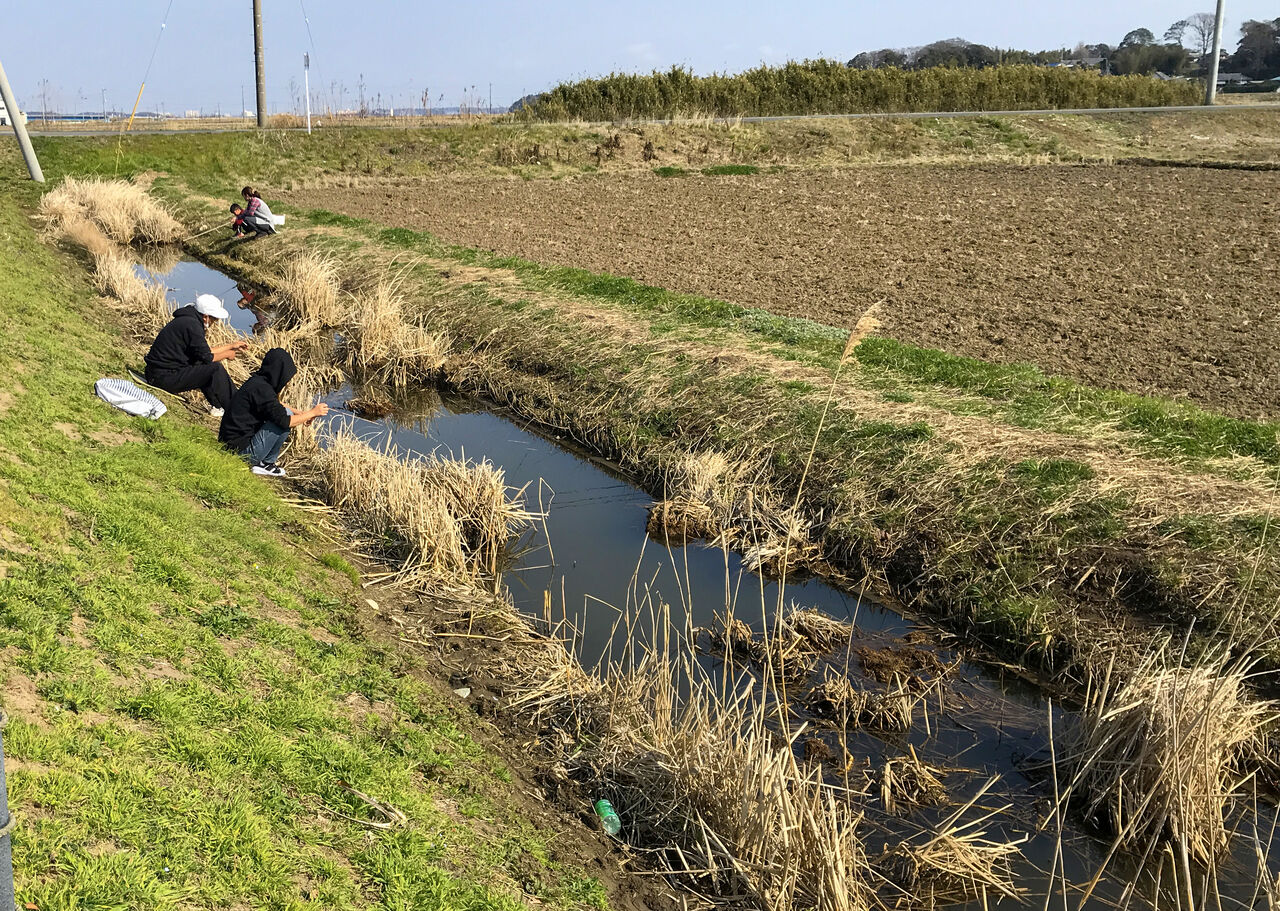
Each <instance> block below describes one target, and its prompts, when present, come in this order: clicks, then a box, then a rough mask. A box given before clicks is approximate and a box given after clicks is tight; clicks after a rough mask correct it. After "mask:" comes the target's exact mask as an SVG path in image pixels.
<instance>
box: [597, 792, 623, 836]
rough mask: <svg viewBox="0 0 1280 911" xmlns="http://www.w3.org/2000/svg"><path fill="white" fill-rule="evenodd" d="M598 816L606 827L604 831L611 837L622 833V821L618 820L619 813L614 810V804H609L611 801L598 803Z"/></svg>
mask: <svg viewBox="0 0 1280 911" xmlns="http://www.w3.org/2000/svg"><path fill="white" fill-rule="evenodd" d="M596 815H597V816H599V817H600V822H601V823H602V824H603V825H604V830H605V832H606V833H608V834H609V835H617V834H618V833H619V832H621V831H622V820H621V819H619V818H618V811H617V810H615V809H614V808H613V804H611V803H609V801H607V800H597V801H596Z"/></svg>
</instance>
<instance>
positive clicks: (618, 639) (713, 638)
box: [137, 259, 1280, 908]
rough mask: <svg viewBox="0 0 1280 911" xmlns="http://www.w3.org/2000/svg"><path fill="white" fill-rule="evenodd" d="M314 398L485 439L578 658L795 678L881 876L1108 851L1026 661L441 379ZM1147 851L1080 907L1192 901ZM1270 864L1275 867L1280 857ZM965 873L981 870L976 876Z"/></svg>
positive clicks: (1247, 855)
mask: <svg viewBox="0 0 1280 911" xmlns="http://www.w3.org/2000/svg"><path fill="white" fill-rule="evenodd" d="M161 266H162V267H165V266H167V267H168V268H167V269H166V270H165V271H155V272H153V271H150V270H148V269H146V268H145V267H144V266H141V265H140V266H138V267H137V269H138V272H139V274H140V275H141V276H143V277H145V278H147V279H149V280H152V281H156V282H162V283H163V284H164V285H165V286H166V287H167V290H168V292H169V294H170V295H171V296H172V298H173V299H174V301H175V303H176V302H180V301H185V300H188V299H193V298H194V296H195V295H196V294H198V293H204V292H211V293H215V294H219V295H221V296H224V297H226V298H227V302H228V304H229V310H230V312H231V314H232V316H231V320H230V323H231V327H232V329H234V330H235V331H237V332H240V333H243V334H252V333H253V332H255V331H258V332H261V331H263V330H264V329H265V328H266V327H268V326H269V325H270V322H271V320H272V314H271V312H270V310H269V309H267V307H265V306H262V305H257V306H254V305H252V304H250V305H247V306H244V307H237V306H236V305H235V304H234V302H233V301H232V298H234V297H237V296H239V295H240V294H241V293H242V292H244V291H250V292H252V289H250V288H249V287H248V286H246V285H244V284H243V283H237V282H236V281H235V280H234V279H232V278H230V277H228V276H226V275H224V274H223V273H221V272H218V271H216V270H214V269H211V268H210V267H208V266H206V265H204V264H202V263H200V262H198V261H195V260H188V259H183V260H180V261H178V262H177V263H174V264H172V265H171V266H169V265H168V264H161ZM321 398H322V399H323V400H324V401H326V402H327V403H328V404H329V405H330V408H331V412H330V417H329V419H328V420H327V426H326V427H325V428H324V429H323V430H321V431H320V437H321V441H322V443H321V445H323V440H324V438H326V437H331V436H332V435H333V434H335V433H340V432H346V433H349V434H352V435H354V436H356V437H358V438H360V439H361V440H363V441H364V442H365V443H366V444H367V445H369V446H370V447H372V448H373V449H375V450H384V451H391V452H395V453H396V454H397V456H398V457H400V458H404V459H413V458H415V457H418V456H448V457H457V458H461V459H463V460H466V459H468V458H481V459H484V460H486V461H487V462H490V463H492V465H493V466H494V467H495V468H497V469H499V470H500V471H501V472H502V473H503V476H504V479H505V483H506V484H507V485H508V487H510V488H511V489H513V490H518V491H520V492H521V497H522V500H523V502H524V504H525V506H526V507H527V509H528V510H529V511H530V512H531V513H532V514H534V515H535V516H536V517H537V518H536V521H533V522H532V523H530V525H529V526H528V528H527V529H526V530H525V531H524V532H523V534H522V535H521V536H520V537H519V538H518V539H515V540H513V541H512V542H511V544H510V546H509V548H508V552H507V553H506V554H505V555H504V561H503V564H502V571H501V574H500V578H499V579H496V580H494V581H496V582H498V583H499V584H500V586H501V595H502V597H504V598H506V599H508V600H509V602H510V603H511V605H512V606H514V607H515V608H516V609H517V610H519V611H520V612H521V613H523V614H524V615H525V616H526V617H527V618H528V621H529V622H530V623H531V624H533V625H534V626H535V627H538V628H541V629H542V630H543V631H544V632H546V633H552V634H555V635H560V636H563V637H565V638H566V639H567V641H568V646H569V648H570V649H571V650H573V652H574V653H575V655H576V657H577V658H578V660H579V661H581V662H582V663H583V664H584V665H585V666H588V667H593V668H597V669H600V668H602V667H608V666H609V665H611V664H616V665H626V664H628V663H629V662H630V661H633V660H634V657H633V655H629V650H630V651H631V652H634V651H636V650H639V651H644V650H645V649H647V648H650V647H652V646H653V645H654V643H656V642H659V641H661V640H662V639H663V637H665V636H668V635H670V634H671V632H672V631H675V633H676V634H682V633H686V632H687V633H688V634H689V635H690V636H691V638H692V639H693V642H694V644H695V646H696V647H697V648H698V650H699V659H698V660H699V664H700V667H701V669H702V670H703V671H704V672H705V673H706V674H707V675H708V678H709V679H714V680H716V681H718V682H719V683H720V685H722V686H723V685H724V681H725V680H726V678H728V677H731V676H733V675H736V674H741V673H746V674H749V675H756V676H760V675H763V674H769V675H773V676H778V677H782V678H785V680H786V681H787V683H788V685H784V687H783V690H784V692H786V693H787V694H788V696H789V699H788V702H789V704H788V706H787V710H786V721H785V722H783V723H781V724H779V725H778V728H779V729H780V728H781V727H782V726H783V724H785V727H786V730H785V732H784V736H786V737H787V739H788V740H789V741H790V743H791V746H792V749H793V751H794V752H795V754H796V756H797V758H798V759H799V760H800V761H802V762H805V763H809V764H812V765H814V766H817V767H820V768H821V769H822V770H823V775H824V777H825V779H826V780H827V781H828V782H830V783H831V784H832V785H833V786H836V787H840V788H842V789H847V790H850V791H857V792H859V793H860V794H861V796H862V798H863V799H864V801H865V802H864V803H863V805H862V812H863V813H864V814H865V815H864V818H863V820H862V823H863V827H862V833H861V834H862V840H863V845H864V848H865V850H866V852H867V855H868V856H869V857H874V858H878V859H879V863H880V864H881V865H882V866H883V867H884V875H885V877H886V881H889V882H892V881H894V880H897V882H898V885H899V887H901V885H903V884H905V883H914V884H915V885H916V886H918V887H920V888H923V889H925V890H927V891H929V892H930V893H931V896H932V897H931V899H930V900H932V901H936V902H937V903H939V904H953V905H956V906H958V907H963V906H967V905H969V904H970V903H972V906H973V907H979V906H981V905H982V903H983V902H984V901H985V900H990V899H993V898H996V897H1004V898H1008V899H1017V900H1029V901H1031V902H1033V903H1034V902H1035V900H1036V899H1038V898H1039V897H1041V896H1044V895H1047V894H1051V893H1052V892H1053V891H1054V890H1055V888H1056V889H1061V888H1062V883H1064V882H1065V883H1072V884H1076V885H1077V886H1078V885H1079V884H1084V883H1088V882H1090V880H1092V879H1093V878H1094V877H1095V874H1097V872H1098V871H1099V869H1100V868H1101V867H1102V866H1104V862H1106V861H1107V859H1108V858H1107V855H1108V848H1109V843H1108V841H1107V840H1105V839H1103V838H1100V837H1098V835H1097V834H1096V833H1094V832H1091V831H1090V830H1089V827H1088V826H1087V825H1083V824H1082V821H1081V820H1079V819H1077V818H1073V817H1059V816H1057V815H1055V809H1054V808H1055V798H1054V781H1053V771H1052V758H1053V757H1052V756H1051V751H1052V749H1053V747H1054V745H1053V744H1051V743H1050V738H1051V733H1052V731H1051V729H1052V730H1053V731H1056V732H1057V734H1058V735H1059V736H1061V734H1062V732H1063V731H1064V730H1065V729H1066V726H1067V725H1068V724H1069V719H1068V717H1067V713H1065V712H1064V711H1063V709H1062V708H1061V707H1059V706H1056V705H1054V704H1053V702H1052V701H1051V700H1050V699H1049V698H1048V696H1049V694H1048V693H1047V692H1046V691H1045V690H1044V689H1042V688H1041V687H1040V686H1039V685H1037V683H1036V682H1034V681H1031V680H1029V679H1027V678H1026V677H1025V676H1024V673H1023V672H1021V671H1020V669H1016V668H1013V667H1011V666H1007V665H1002V664H1001V663H1000V662H998V661H996V660H994V659H990V658H987V659H985V660H984V657H983V656H981V655H975V654H973V653H971V652H968V651H967V650H964V649H961V648H959V647H958V645H957V643H956V642H955V640H954V639H951V638H950V637H947V636H945V635H943V634H940V633H939V632H938V631H937V630H936V629H935V628H932V627H930V626H928V625H926V624H922V623H920V622H919V621H917V620H915V619H912V618H909V617H908V616H906V615H904V614H903V613H902V612H901V611H899V610H896V609H895V608H894V606H892V605H891V604H887V603H885V602H884V601H882V600H877V599H875V598H873V597H871V596H869V595H867V594H866V593H861V594H860V593H856V592H851V591H845V590H841V589H840V588H838V587H836V586H834V585H831V584H828V583H826V582H824V581H823V580H821V579H819V578H816V577H812V576H808V577H800V578H797V579H792V580H789V581H786V582H785V583H783V586H782V590H781V591H780V590H779V588H780V583H779V580H778V579H777V578H776V577H772V578H771V577H769V576H767V575H765V574H762V573H761V572H759V571H752V570H751V569H750V568H748V566H747V565H746V563H745V562H744V559H743V557H742V555H741V554H739V553H736V552H734V551H733V550H731V549H728V548H727V547H723V546H715V545H713V544H709V543H708V542H706V541H695V540H685V539H684V538H683V537H678V536H671V535H669V534H665V533H664V530H663V528H662V527H661V524H660V523H656V522H654V521H653V519H654V515H655V510H657V509H660V508H661V504H657V503H655V501H654V499H653V497H652V496H651V495H650V494H648V493H647V492H645V491H644V490H642V489H641V488H639V487H638V486H636V485H635V484H634V483H633V482H632V481H631V480H629V479H628V478H626V477H625V475H624V474H623V473H622V472H621V470H620V469H618V467H617V466H615V465H613V464H611V463H609V462H607V461H605V460H602V459H599V458H595V457H593V456H592V455H591V454H590V453H588V452H586V451H584V450H582V449H581V448H580V447H577V446H574V445H573V444H572V443H571V442H570V441H567V440H563V439H556V438H555V437H554V434H551V433H550V432H548V431H546V430H544V429H541V428H537V427H531V426H527V425H525V426H522V425H521V424H520V423H519V421H518V419H517V418H515V417H514V416H511V415H509V414H506V413H504V412H503V410H502V409H501V408H500V407H499V406H497V405H495V404H494V403H491V402H483V401H479V400H476V399H473V398H469V397H467V396H464V395H460V394H456V393H450V392H448V391H447V390H443V389H437V388H432V387H425V386H424V387H417V388H414V389H411V390H407V391H402V392H400V393H398V394H388V393H387V391H386V390H385V389H378V388H373V389H372V390H371V389H368V388H363V387H361V388H353V386H352V385H350V383H349V382H343V383H342V384H341V385H338V386H336V387H334V388H331V389H328V390H325V391H323V393H322V395H321ZM655 605H662V607H661V608H660V609H658V610H655V609H654V606H655ZM779 605H785V607H784V610H783V612H782V617H783V618H785V619H784V620H783V622H784V623H786V622H789V623H790V626H789V631H794V632H793V635H794V634H796V633H798V636H797V637H796V638H794V639H793V640H792V641H793V643H794V642H797V641H799V640H804V644H803V645H802V646H794V645H793V651H792V653H791V654H786V653H782V654H774V655H772V656H770V657H772V658H773V662H769V661H768V660H766V659H765V658H764V656H762V651H763V650H768V649H771V648H777V647H778V646H773V645H771V644H770V638H769V634H770V632H771V631H773V630H775V629H776V628H777V625H778V622H779V619H780V617H779V614H778V611H777V608H778V606H779ZM786 647H787V646H786V644H785V643H784V644H783V645H782V646H781V648H782V649H783V650H784V652H785V649H786ZM751 689H752V691H753V692H755V693H756V694H757V695H762V694H763V693H766V692H767V690H762V689H761V688H760V687H757V686H752V687H751ZM763 698H765V699H766V700H767V699H768V698H769V697H768V696H767V695H763ZM611 796H613V797H614V799H615V801H616V802H617V803H618V804H619V805H620V806H621V808H622V809H623V812H624V813H625V812H627V811H628V810H629V809H630V808H629V807H628V806H627V803H626V798H625V795H624V796H621V797H619V796H618V795H611ZM957 811H967V812H962V813H961V814H960V815H957ZM1273 821H1274V810H1273V809H1270V808H1267V807H1265V806H1264V807H1262V808H1261V811H1260V812H1259V814H1258V818H1257V819H1256V820H1255V822H1254V824H1255V825H1257V826H1258V827H1259V829H1260V830H1261V831H1266V830H1267V829H1268V828H1269V826H1270V825H1271V824H1272V823H1273ZM973 824H980V826H981V833H980V835H978V837H977V838H976V839H975V840H974V842H973V844H971V845H967V846H966V847H968V848H969V849H970V850H969V851H968V852H965V851H963V850H957V849H956V848H955V846H950V847H951V848H952V851H953V854H954V855H955V856H953V857H952V858H950V859H949V860H948V861H947V862H946V863H950V864H953V865H954V869H948V871H947V872H948V874H949V876H948V877H938V876H937V871H933V872H932V873H931V872H930V871H927V870H921V869H918V868H917V865H919V864H920V861H919V859H918V857H915V856H913V855H912V854H911V852H910V851H904V850H898V851H897V852H895V846H896V845H899V844H900V843H904V842H906V843H910V842H912V840H913V839H914V841H915V843H916V845H917V846H919V845H921V844H927V841H926V842H921V840H920V837H921V833H923V832H928V833H937V832H944V833H945V832H950V831H954V830H955V829H956V827H957V826H960V827H964V826H967V825H973ZM972 834H973V833H970V835H972ZM624 836H625V832H624ZM953 837H954V836H953ZM965 837H967V836H964V835H961V836H960V838H961V839H963V838H965ZM1256 847H1257V846H1256V845H1255V843H1254V842H1253V841H1252V840H1250V839H1247V838H1240V839H1237V840H1236V843H1235V845H1234V848H1233V855H1232V856H1231V858H1230V859H1229V860H1228V862H1226V863H1225V864H1224V865H1223V866H1222V867H1220V868H1219V869H1218V870H1217V871H1216V884H1215V891H1216V892H1217V893H1218V894H1219V895H1220V896H1221V897H1222V899H1223V907H1232V906H1233V904H1232V903H1233V901H1236V897H1237V896H1238V897H1239V901H1238V903H1237V904H1235V905H1234V906H1237V907H1242V908H1243V907H1250V906H1251V903H1250V902H1246V901H1244V899H1245V898H1246V897H1253V896H1254V893H1255V892H1256V889H1257V886H1258V880H1257V874H1258V872H1259V870H1258V864H1259V858H1258V857H1257V854H1256ZM960 856H964V857H965V858H966V859H967V860H968V861H969V862H971V863H975V864H979V865H982V866H987V867H994V868H995V869H996V870H997V871H998V874H997V876H996V877H995V879H998V880H999V881H1000V885H999V886H993V885H992V883H991V882H981V881H980V880H981V876H979V875H978V871H977V870H976V869H974V870H965V869H963V862H962V863H956V862H955V860H956V857H960ZM1137 860H1138V858H1136V857H1129V856H1126V855H1120V856H1119V857H1115V858H1111V859H1110V868H1109V869H1108V870H1107V872H1106V874H1105V876H1104V878H1103V879H1102V880H1101V882H1100V884H1098V885H1097V886H1096V887H1095V888H1094V890H1093V891H1092V894H1091V895H1090V896H1089V898H1088V900H1087V901H1086V902H1085V903H1083V904H1081V905H1080V907H1089V908H1092V907H1098V908H1101V907H1114V906H1116V905H1117V904H1118V903H1121V902H1123V901H1132V900H1135V896H1136V897H1137V898H1136V900H1137V901H1139V902H1140V901H1141V900H1142V899H1144V898H1145V899H1146V901H1148V902H1149V903H1150V905H1151V906H1153V907H1158V906H1159V905H1160V904H1162V903H1169V904H1176V903H1177V902H1178V901H1180V900H1181V901H1186V899H1185V898H1182V897H1181V893H1180V891H1179V885H1178V884H1177V883H1176V882H1174V881H1173V878H1172V876H1171V873H1170V870H1165V869H1164V868H1163V866H1162V865H1160V864H1156V865H1145V866H1144V865H1142V864H1140V863H1137ZM1266 866H1268V867H1269V869H1270V870H1271V875H1272V876H1274V875H1275V873H1276V872H1277V870H1280V858H1267V859H1266ZM988 872H989V871H988ZM966 876H974V877H976V878H975V879H974V880H973V881H972V882H971V883H969V884H968V886H969V887H970V888H966V887H965V885H964V884H963V882H962V881H963V880H964V879H965V877H966ZM1162 877H1163V880H1162ZM889 891H890V892H892V891H893V888H890V890H889ZM1068 891H1069V892H1070V890H1068ZM919 897H920V896H916V898H919ZM1206 899H1208V893H1207V891H1206V892H1203V893H1202V892H1199V890H1196V894H1195V895H1194V897H1193V898H1192V901H1193V902H1194V903H1195V904H1196V905H1199V904H1200V902H1201V901H1202V900H1206ZM1139 906H1141V905H1139Z"/></svg>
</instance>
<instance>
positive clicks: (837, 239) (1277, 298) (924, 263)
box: [283, 165, 1280, 417]
mask: <svg viewBox="0 0 1280 911" xmlns="http://www.w3.org/2000/svg"><path fill="white" fill-rule="evenodd" d="M283 195H284V196H285V198H286V199H287V201H288V202H289V203H291V204H293V205H297V206H301V207H321V208H327V209H331V210H336V211H340V212H344V213H348V214H352V215H358V216H363V217H369V218H372V219H375V220H377V221H379V222H382V223H384V224H389V225H403V226H408V227H414V228H419V229H426V230H429V231H431V232H433V233H435V234H437V235H439V236H440V237H442V238H444V239H446V240H449V241H452V242H457V243H463V244H467V245H472V246H480V247H486V248H492V249H495V250H498V251H500V252H503V253H510V254H517V255H520V256H524V257H527V258H530V259H535V260H539V261H543V262H552V263H561V264H567V265H574V266H580V267H584V268H587V269H592V270H596V271H605V272H611V273H614V274H621V275H628V276H632V277H635V278H637V279H640V280H642V281H645V282H649V283H652V284H656V285H661V286H663V287H666V288H670V289H672V290H677V291H684V292H691V293H698V294H703V295H707V296H711V297H716V298H722V299H725V300H730V301H734V302H737V303H741V304H745V305H749V306H756V307H763V308H766V309H769V310H773V311H775V312H778V313H783V314H787V315H791V316H805V317H810V318H814V319H818V320H819V321H821V322H825V323H829V324H835V325H846V324H848V323H849V322H851V321H852V320H854V319H856V318H857V314H859V313H861V312H862V310H863V309H864V308H865V306H866V305H867V304H868V303H870V302H871V301H873V300H875V299H878V298H879V297H881V296H885V297H887V298H888V301H887V307H886V319H885V322H886V333H887V334H889V335H891V336H893V337H895V338H899V339H902V340H904V341H909V342H913V343H916V344H921V345H926V346H928V347H933V348H940V349H942V350H945V351H951V352H954V353H959V354H967V355H971V356H975V357H980V358H984V359H987V360H993V361H1002V362H1031V363H1035V364H1038V365H1040V366H1041V367H1043V368H1044V369H1046V370H1048V371H1051V372H1054V373H1061V374H1065V375H1067V376H1071V377H1074V378H1076V379H1079V380H1081V381H1084V382H1087V383H1090V384H1092V385H1096V386H1101V387H1110V388H1122V389H1127V390H1130V391H1134V392H1150V393H1156V394H1160V395H1166V396H1174V397H1188V398H1191V399H1193V400H1195V401H1197V402H1200V403H1202V404H1205V405H1208V406H1210V407H1213V408H1217V409H1221V410H1223V411H1227V412H1229V413H1232V414H1236V415H1241V416H1249V417H1257V416H1264V415H1265V416H1280V388H1278V387H1277V386H1276V384H1275V383H1274V382H1273V378H1274V376H1275V374H1276V372H1277V369H1278V368H1280V314H1278V311H1277V305H1278V304H1280V292H1278V291H1277V288H1280V266H1277V263H1276V260H1275V256H1274V250H1275V249H1277V248H1280V226H1278V225H1277V222H1276V219H1275V218H1274V217H1273V215H1272V212H1273V210H1274V209H1275V205H1276V203H1277V202H1280V173H1269V172H1242V171H1215V170H1206V169H1194V168H1185V169H1173V168H1147V167H1104V166H1081V167H1065V166H1044V167H1011V166H988V167H940V166H939V167H934V166H922V165H915V166H910V167H873V168H860V169H854V170H846V171H828V172H794V173H783V174H775V175H757V176H754V177H736V178H704V177H689V178H680V179H661V178H657V177H654V176H652V175H646V174H641V175H632V176H610V177H608V178H591V177H586V178H579V179H574V180H558V181H537V180H535V181H523V180H506V179H493V180H487V181H477V180H474V179H471V180H467V181H462V180H450V179H442V180H437V181H430V182H426V183H423V184H419V185H415V186H410V187H396V188H391V187H387V188H377V189H368V188H366V189H351V190H348V189H338V188H335V189H325V190H303V191H296V192H292V193H286V194H283Z"/></svg>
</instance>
